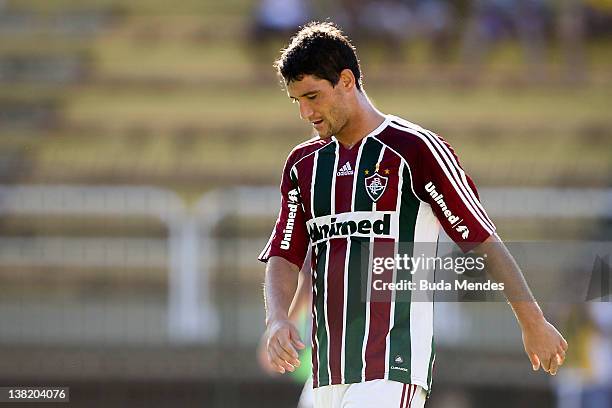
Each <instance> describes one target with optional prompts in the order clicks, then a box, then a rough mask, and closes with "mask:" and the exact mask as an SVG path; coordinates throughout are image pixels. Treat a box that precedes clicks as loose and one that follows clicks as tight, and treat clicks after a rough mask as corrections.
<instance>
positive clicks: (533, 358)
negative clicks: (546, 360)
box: [528, 353, 540, 371]
mask: <svg viewBox="0 0 612 408" xmlns="http://www.w3.org/2000/svg"><path fill="white" fill-rule="evenodd" d="M528 356H529V361H531V367H532V368H533V371H538V370H539V369H540V359H539V358H538V356H537V355H536V354H535V353H529V354H528Z"/></svg>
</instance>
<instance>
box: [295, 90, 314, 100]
mask: <svg viewBox="0 0 612 408" xmlns="http://www.w3.org/2000/svg"><path fill="white" fill-rule="evenodd" d="M317 92H319V91H318V90H316V89H315V90H312V91H308V92H304V93H303V94H301V95H300V96H291V95H289V98H291V99H293V100H297V99H298V98H302V97H304V96H308V95H312V94H315V93H317Z"/></svg>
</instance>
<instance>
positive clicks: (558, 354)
mask: <svg viewBox="0 0 612 408" xmlns="http://www.w3.org/2000/svg"><path fill="white" fill-rule="evenodd" d="M474 252H476V253H477V254H479V255H481V256H484V255H485V254H486V266H487V271H488V272H489V273H490V274H491V276H492V277H493V279H495V280H496V281H498V282H503V283H504V293H505V295H506V298H507V299H508V302H509V303H510V306H511V307H512V310H513V311H514V314H515V315H516V318H517V320H518V322H519V325H520V327H521V331H522V335H523V345H524V347H525V352H526V353H527V356H528V357H529V360H531V364H532V366H533V369H534V370H538V369H539V368H540V365H541V366H542V369H543V370H544V371H546V372H548V373H550V374H552V375H555V374H556V373H557V370H558V368H559V366H560V365H562V364H563V361H564V360H565V351H566V350H567V342H566V341H565V339H564V338H563V336H562V335H561V334H560V333H559V332H558V331H557V329H555V327H554V326H553V325H552V324H550V323H549V322H548V321H547V320H546V318H545V317H544V314H543V313H542V310H541V309H540V306H538V303H537V302H536V300H535V298H534V297H533V295H532V293H531V291H530V290H529V286H528V285H527V282H526V281H525V278H524V276H523V274H522V272H521V270H520V269H519V267H518V265H517V264H516V261H515V260H514V258H513V257H512V255H511V254H510V252H509V251H508V249H507V248H506V246H505V245H504V243H503V242H502V241H501V239H500V238H499V237H498V236H497V235H496V234H494V235H492V236H490V237H489V238H488V239H487V240H486V241H485V242H484V243H483V244H481V245H479V246H478V247H477V248H476V249H475V250H474Z"/></svg>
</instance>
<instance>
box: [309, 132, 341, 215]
mask: <svg viewBox="0 0 612 408" xmlns="http://www.w3.org/2000/svg"><path fill="white" fill-rule="evenodd" d="M335 164H336V143H330V144H328V145H327V146H325V147H324V148H322V149H321V150H319V152H318V154H317V163H316V166H317V168H316V172H317V173H316V174H315V175H314V177H315V185H314V188H313V191H312V194H313V195H314V199H313V211H314V215H315V217H322V216H325V215H330V214H331V213H332V208H331V195H332V191H333V190H332V180H333V179H334V172H335V169H334V165H335Z"/></svg>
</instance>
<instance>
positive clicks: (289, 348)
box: [278, 338, 300, 364]
mask: <svg viewBox="0 0 612 408" xmlns="http://www.w3.org/2000/svg"><path fill="white" fill-rule="evenodd" d="M278 343H279V345H280V347H281V348H282V350H283V351H284V352H285V354H283V358H284V359H285V360H287V361H288V362H290V363H291V364H294V363H297V364H299V362H300V360H299V359H298V357H299V354H298V352H297V351H296V350H295V348H294V347H293V345H292V344H291V340H290V339H289V338H285V339H278Z"/></svg>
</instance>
